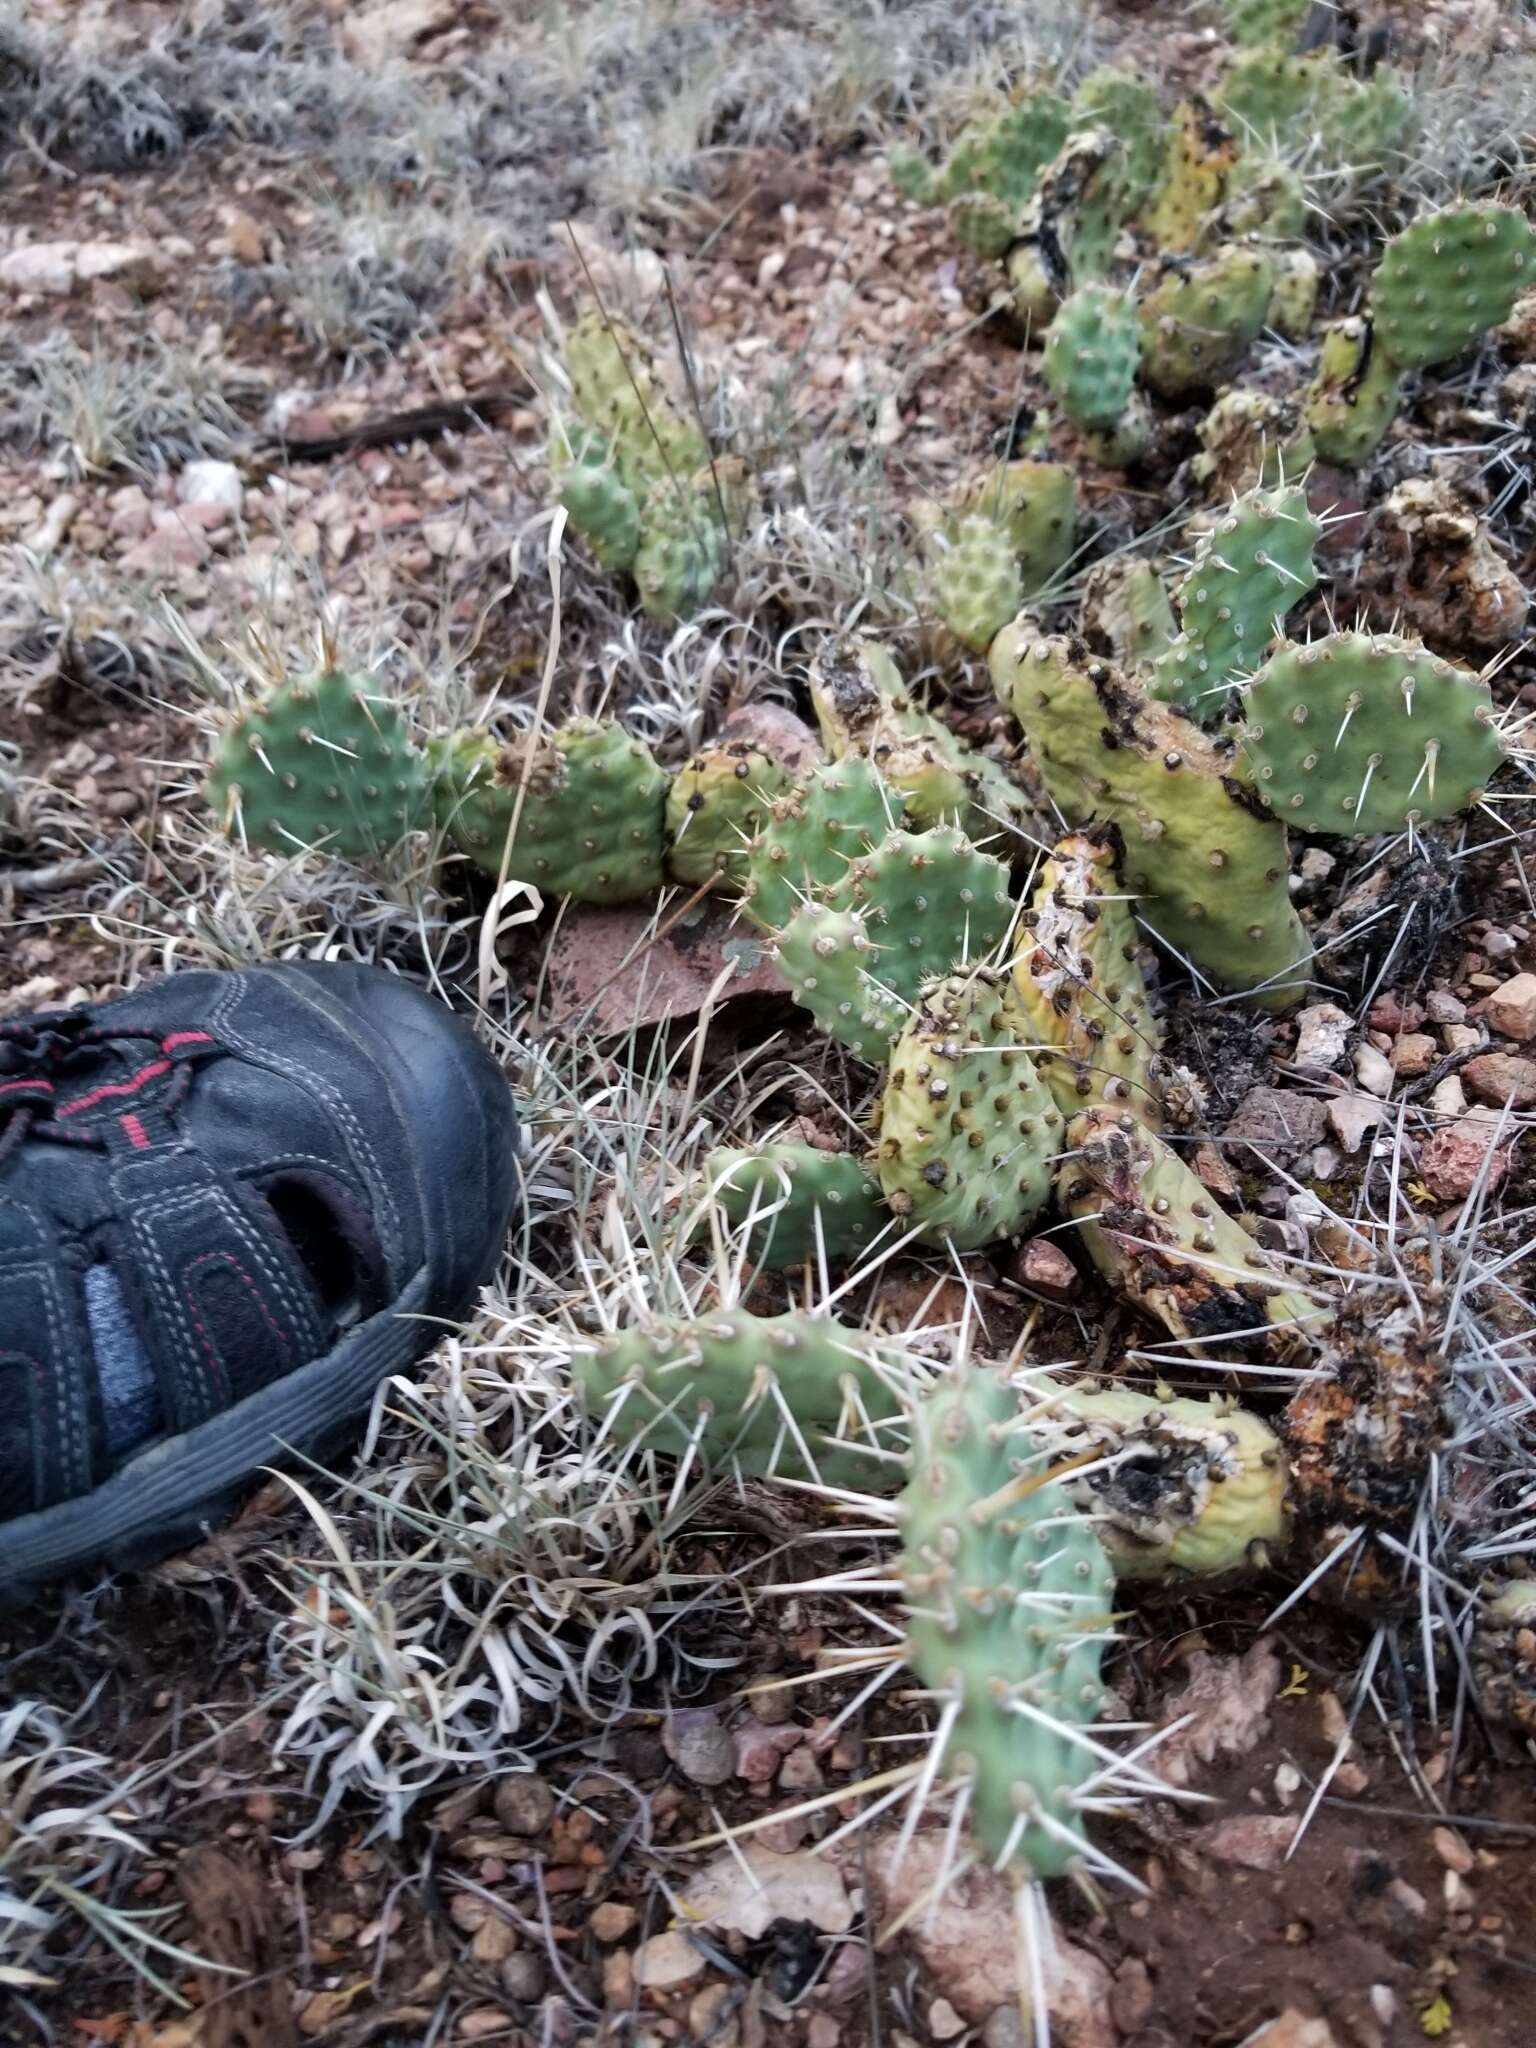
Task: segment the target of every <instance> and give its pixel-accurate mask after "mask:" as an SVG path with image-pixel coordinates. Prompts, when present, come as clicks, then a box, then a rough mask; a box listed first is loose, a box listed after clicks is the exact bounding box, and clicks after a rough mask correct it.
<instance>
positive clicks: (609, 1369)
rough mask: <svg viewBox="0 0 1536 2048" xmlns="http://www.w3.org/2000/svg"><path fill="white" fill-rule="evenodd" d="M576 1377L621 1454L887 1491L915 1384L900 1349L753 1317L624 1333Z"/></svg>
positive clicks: (579, 1364)
mask: <svg viewBox="0 0 1536 2048" xmlns="http://www.w3.org/2000/svg"><path fill="white" fill-rule="evenodd" d="M571 1367H572V1372H573V1374H574V1377H575V1380H576V1385H577V1388H578V1390H579V1392H580V1394H581V1398H582V1402H583V1405H584V1406H585V1408H586V1410H587V1413H588V1414H589V1415H590V1416H591V1417H592V1419H593V1421H594V1422H595V1423H597V1424H599V1425H600V1426H601V1427H603V1428H604V1429H605V1430H606V1432H607V1435H608V1437H609V1438H610V1440H612V1441H614V1442H617V1443H621V1444H639V1445H642V1446H643V1447H644V1448H645V1449H647V1450H652V1451H658V1452H660V1453H661V1454H662V1455H663V1456H664V1457H673V1458H680V1457H684V1456H687V1455H688V1454H689V1453H690V1451H694V1453H695V1455H697V1456H698V1457H699V1459H700V1461H701V1462H702V1464H703V1467H704V1469H705V1471H707V1472H708V1471H715V1472H720V1473H728V1472H732V1471H737V1472H741V1473H744V1474H745V1475H747V1476H748V1477H753V1478H785V1479H820V1480H822V1481H824V1482H825V1483H826V1484H827V1485H829V1486H859V1485H868V1484H869V1483H870V1481H871V1480H872V1479H874V1480H875V1481H876V1483H879V1481H880V1479H881V1478H883V1474H884V1468H885V1467H886V1465H887V1464H888V1454H889V1451H890V1450H891V1449H892V1448H893V1447H894V1445H895V1444H899V1440H900V1424H901V1419H902V1417H903V1412H904V1411H903V1401H904V1399H905V1398H907V1397H908V1396H909V1392H910V1390H911V1388H912V1387H913V1385H914V1384H915V1381H914V1378H913V1372H914V1368H913V1367H912V1365H911V1364H910V1362H909V1361H907V1360H906V1359H905V1358H904V1357H903V1356H902V1354H900V1353H899V1352H898V1351H897V1350H896V1349H895V1347H894V1346H889V1345H880V1344H877V1343H875V1342H874V1341H873V1340H871V1339H869V1338H867V1337H862V1336H860V1335H859V1334H858V1333H857V1332H856V1331H853V1330H845V1329H844V1328H843V1327H842V1326H841V1324H839V1323H834V1322H831V1321H829V1320H828V1319H827V1318H826V1317H824V1316H811V1315H805V1314H797V1313H794V1312H791V1313H790V1314H788V1315H781V1316H754V1315H748V1314H747V1312H746V1311H745V1310H744V1309H736V1310H733V1311H729V1312H724V1311H723V1312H720V1313H717V1314H715V1315H712V1316H705V1317H701V1318H700V1319H699V1320H698V1321H696V1322H659V1323H656V1324H654V1325H652V1326H651V1327H649V1328H646V1329H637V1330H625V1331H623V1332H622V1333H620V1334H619V1335H617V1336H609V1337H606V1338H604V1339H603V1340H602V1342H601V1343H600V1344H599V1345H598V1346H597V1348H596V1349H594V1350H589V1351H578V1352H576V1354H575V1356H574V1357H573V1358H572V1360H571ZM893 1432H894V1440H893ZM861 1443H863V1444H866V1445H868V1446H869V1447H870V1448H871V1449H872V1450H875V1451H879V1452H882V1453H884V1454H886V1455H885V1456H882V1457H879V1458H876V1457H871V1456H869V1455H867V1454H866V1453H865V1452H864V1451H861V1450H860V1448H859V1446H860V1444H861Z"/></svg>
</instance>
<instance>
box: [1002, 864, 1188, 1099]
mask: <svg viewBox="0 0 1536 2048" xmlns="http://www.w3.org/2000/svg"><path fill="white" fill-rule="evenodd" d="M1116 863H1117V847H1116V845H1115V835H1114V834H1113V833H1112V832H1109V831H1101V832H1098V833H1087V832H1072V833H1069V834H1068V835H1067V837H1066V838H1065V839H1063V840H1062V841H1061V842H1060V843H1059V844H1058V845H1057V847H1056V848H1055V851H1054V852H1053V853H1052V855H1051V857H1050V859H1049V860H1048V861H1047V862H1046V864H1045V866H1044V867H1043V868H1042V869H1041V872H1040V879H1039V881H1038V883H1037V884H1036V886H1035V893H1034V895H1033V897H1032V898H1031V900H1030V911H1029V917H1028V921H1027V928H1026V929H1025V930H1024V931H1023V932H1022V933H1021V935H1020V936H1021V941H1022V943H1021V945H1020V950H1019V953H1018V956H1017V957H1016V959H1015V960H1014V963H1013V982H1014V994H1015V999H1016V1001H1017V1003H1018V1006H1019V1009H1020V1011H1021V1013H1022V1019H1023V1023H1024V1026H1025V1037H1026V1040H1027V1042H1028V1043H1029V1044H1030V1045H1031V1047H1032V1048H1033V1047H1038V1048H1040V1049H1039V1050H1037V1051H1035V1053H1034V1059H1035V1065H1036V1066H1037V1067H1038V1068H1039V1070H1040V1072H1041V1074H1042V1075H1043V1077H1044V1078H1045V1080H1046V1081H1047V1082H1048V1083H1049V1085H1050V1088H1051V1091H1052V1093H1053V1094H1054V1095H1055V1097H1056V1100H1057V1102H1058V1104H1059V1105H1060V1106H1061V1107H1062V1108H1064V1109H1065V1110H1066V1111H1067V1113H1068V1114H1069V1115H1071V1116H1076V1115H1077V1113H1078V1112H1079V1110H1082V1109H1086V1108H1087V1107H1088V1106H1089V1104H1090V1103H1094V1102H1104V1103H1111V1104H1114V1105H1115V1106H1116V1107H1118V1108H1122V1109H1130V1110H1134V1111H1135V1113H1136V1115H1137V1116H1139V1117H1141V1118H1143V1119H1144V1120H1145V1121H1146V1122H1148V1123H1150V1124H1152V1125H1154V1126H1155V1125H1157V1124H1158V1123H1159V1122H1160V1121H1161V1118H1160V1112H1159V1109H1158V1101H1157V1093H1156V1088H1155V1084H1154V1077H1153V1068H1154V1062H1155V1061H1156V1059H1157V1056H1158V1054H1159V1052H1160V1051H1161V1049H1162V1042H1163V1034H1162V1026H1161V1025H1160V1024H1159V1022H1158V1020H1157V1018H1156V1016H1155V1015H1154V1013H1153V1009H1152V1005H1151V1002H1150V1000H1149V998H1148V995H1147V979H1146V973H1145V971H1144V968H1143V966H1142V961H1143V957H1144V951H1145V949H1144V947H1143V946H1142V943H1141V935H1140V933H1139V932H1138V931H1137V928H1136V920H1135V918H1134V917H1133V916H1132V914H1131V905H1130V904H1129V903H1128V902H1127V901H1126V898H1125V891H1124V889H1123V888H1122V887H1121V883H1120V877H1119V873H1118V871H1117V865H1116Z"/></svg>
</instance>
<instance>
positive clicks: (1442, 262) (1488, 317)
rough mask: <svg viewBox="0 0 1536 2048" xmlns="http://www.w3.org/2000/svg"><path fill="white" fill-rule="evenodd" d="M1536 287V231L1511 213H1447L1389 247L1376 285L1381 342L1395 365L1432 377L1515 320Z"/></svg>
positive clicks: (1455, 209) (1417, 225) (1374, 306)
mask: <svg viewBox="0 0 1536 2048" xmlns="http://www.w3.org/2000/svg"><path fill="white" fill-rule="evenodd" d="M1533 282H1536V229H1533V228H1532V227H1531V224H1530V222H1529V221H1528V220H1527V219H1526V218H1525V216H1524V214H1521V213H1516V212H1515V210H1514V208H1513V207H1510V206H1495V205H1492V204H1487V203H1485V204H1481V205H1476V206H1448V207H1446V208H1444V209H1443V210H1442V211H1441V212H1439V213H1430V214H1426V215H1424V216H1423V218H1422V219H1420V220H1416V221H1413V222H1412V223H1411V224H1410V225H1409V226H1408V227H1406V228H1404V229H1403V231H1402V233H1401V234H1399V235H1394V236H1393V237H1392V239H1391V241H1390V242H1388V244H1387V246H1386V251H1385V253H1384V254H1383V256H1382V259H1381V262H1380V264H1379V265H1378V266H1377V269H1376V274H1375V276H1374V277H1373V278H1372V279H1371V310H1372V314H1373V316H1374V320H1375V327H1376V339H1377V341H1378V343H1379V344H1380V346H1381V347H1382V348H1383V349H1384V350H1385V351H1386V353H1387V355H1388V356H1390V357H1391V359H1392V361H1393V362H1394V363H1397V364H1398V365H1400V366H1401V367H1402V368H1403V369H1406V370H1427V369H1428V368H1429V367H1430V365H1431V364H1432V363H1443V362H1445V361H1446V360H1447V359H1448V358H1449V357H1451V356H1454V355H1460V353H1461V351H1462V350H1463V349H1466V348H1470V347H1471V346H1472V344H1473V342H1475V341H1476V340H1477V339H1478V337H1479V335H1481V334H1484V333H1486V331H1487V330H1488V329H1489V328H1490V327H1496V326H1497V325H1498V323H1499V322H1500V321H1501V320H1505V319H1507V318H1508V317H1509V311H1510V308H1511V307H1512V306H1513V305H1514V303H1515V300H1516V298H1517V297H1518V296H1519V295H1520V293H1521V292H1522V291H1523V290H1524V289H1525V288H1526V286H1527V285H1529V284H1531V283H1533Z"/></svg>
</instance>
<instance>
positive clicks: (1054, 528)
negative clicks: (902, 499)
mask: <svg viewBox="0 0 1536 2048" xmlns="http://www.w3.org/2000/svg"><path fill="white" fill-rule="evenodd" d="M1075 526H1076V484H1075V481H1074V478H1073V475H1072V472H1071V471H1070V470H1069V469H1066V468H1064V467H1063V466H1062V465H1061V464H1060V463H1055V462H1035V461H1020V462H1009V463H1005V464H1003V465H1002V466H1001V467H999V468H998V469H997V470H995V471H993V472H992V473H991V474H990V475H988V476H986V477H984V478H983V479H982V481H981V482H980V483H978V484H973V485H969V486H967V487H965V488H964V489H963V490H962V491H961V492H959V493H958V494H957V498H956V502H955V503H954V504H953V505H952V506H950V507H949V508H948V509H947V510H946V511H945V512H944V513H943V515H942V516H941V517H940V518H938V519H937V520H934V521H933V522H932V523H931V524H930V526H929V529H928V532H927V534H926V536H925V539H926V546H927V554H928V564H929V567H928V582H929V596H930V598H931V601H932V604H933V608H934V611H935V612H936V613H937V615H938V617H939V618H940V619H941V620H942V621H943V622H944V624H945V625H946V626H947V627H948V628H949V630H950V632H952V633H953V634H954V636H955V638H956V639H957V640H958V641H959V642H960V643H961V645H962V646H964V647H969V648H971V649H973V650H974V651H975V652H977V653H985V651H986V649H987V647H988V646H989V645H990V643H991V641H992V639H993V637H994V636H995V635H996V634H997V633H999V632H1000V631H1001V630H1002V628H1003V627H1004V626H1005V625H1007V623H1008V621H1009V620H1010V619H1011V618H1012V617H1013V616H1014V614H1015V613H1016V612H1017V611H1018V609H1019V607H1020V605H1022V604H1024V603H1025V602H1026V601H1028V600H1029V599H1031V598H1034V597H1036V596H1038V595H1039V594H1040V592H1042V591H1043V590H1044V589H1045V588H1046V587H1047V585H1048V584H1049V583H1050V581H1051V579H1052V577H1054V576H1055V575H1056V574H1057V572H1058V571H1059V570H1060V569H1061V568H1063V567H1064V566H1065V564H1066V563H1067V561H1068V560H1069V559H1070V557H1071V554H1072V547H1073V540H1074V534H1075Z"/></svg>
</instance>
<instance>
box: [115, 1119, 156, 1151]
mask: <svg viewBox="0 0 1536 2048" xmlns="http://www.w3.org/2000/svg"><path fill="white" fill-rule="evenodd" d="M118 1122H119V1123H120V1124H121V1125H122V1127H123V1129H124V1131H126V1132H127V1134H128V1142H129V1144H130V1145H131V1146H132V1147H133V1149H134V1151H135V1152H147V1151H148V1150H149V1148H150V1136H149V1133H148V1131H146V1130H145V1128H144V1126H143V1125H142V1124H141V1123H140V1122H139V1120H138V1118H137V1117H136V1116H120V1117H119V1118H118Z"/></svg>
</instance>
